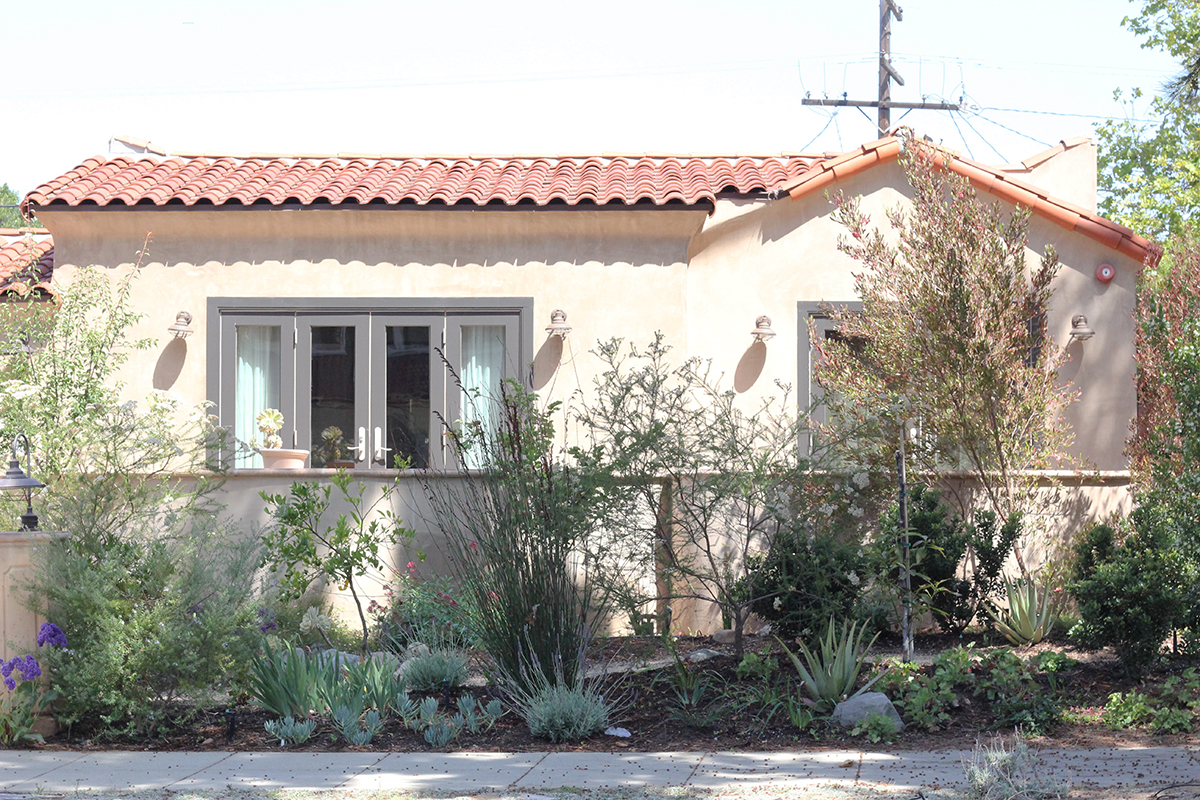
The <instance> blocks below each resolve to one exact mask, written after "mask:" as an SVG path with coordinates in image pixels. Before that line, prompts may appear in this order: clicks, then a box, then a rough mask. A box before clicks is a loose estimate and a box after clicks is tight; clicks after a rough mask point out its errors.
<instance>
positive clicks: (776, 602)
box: [771, 597, 783, 611]
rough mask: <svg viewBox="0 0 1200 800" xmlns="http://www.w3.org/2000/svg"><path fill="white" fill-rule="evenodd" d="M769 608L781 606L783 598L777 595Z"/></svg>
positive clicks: (779, 607) (776, 608)
mask: <svg viewBox="0 0 1200 800" xmlns="http://www.w3.org/2000/svg"><path fill="white" fill-rule="evenodd" d="M771 608H773V609H775V610H776V611H778V610H779V609H781V608H783V600H782V599H781V598H779V597H776V598H775V602H774V603H771Z"/></svg>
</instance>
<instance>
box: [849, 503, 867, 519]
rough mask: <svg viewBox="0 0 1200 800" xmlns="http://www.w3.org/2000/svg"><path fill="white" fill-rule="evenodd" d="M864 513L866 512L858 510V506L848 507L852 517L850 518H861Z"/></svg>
mask: <svg viewBox="0 0 1200 800" xmlns="http://www.w3.org/2000/svg"><path fill="white" fill-rule="evenodd" d="M864 513H866V512H864V511H863V510H862V509H861V508H859V507H858V506H850V516H852V517H861V516H862V515H863V514H864Z"/></svg>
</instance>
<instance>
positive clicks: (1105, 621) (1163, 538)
mask: <svg viewBox="0 0 1200 800" xmlns="http://www.w3.org/2000/svg"><path fill="white" fill-rule="evenodd" d="M1162 513H1163V511H1162V509H1161V508H1157V507H1151V506H1146V505H1143V506H1141V507H1140V508H1138V509H1137V510H1135V512H1134V515H1133V524H1134V526H1135V530H1134V531H1132V532H1130V533H1128V534H1126V536H1125V537H1124V539H1123V540H1122V541H1120V542H1118V541H1117V539H1116V536H1115V533H1116V532H1115V531H1114V530H1113V528H1111V527H1110V526H1108V525H1097V526H1095V527H1093V528H1091V529H1090V530H1088V531H1087V532H1086V533H1084V535H1083V536H1082V537H1081V538H1080V540H1079V541H1078V542H1077V543H1076V545H1075V567H1074V574H1073V580H1072V583H1071V586H1070V591H1071V593H1072V594H1073V595H1074V596H1075V599H1076V601H1077V602H1078V603H1079V614H1080V621H1079V623H1078V624H1077V625H1076V626H1075V627H1074V628H1073V629H1072V630H1071V637H1072V638H1073V639H1074V640H1076V641H1077V642H1078V643H1079V644H1080V645H1082V646H1084V647H1087V648H1091V649H1098V648H1101V647H1104V646H1106V645H1111V646H1112V647H1113V649H1115V650H1116V653H1117V657H1118V658H1120V659H1121V662H1122V664H1124V666H1125V667H1126V669H1128V670H1129V671H1131V672H1133V673H1141V672H1143V671H1145V670H1146V669H1147V668H1148V667H1149V666H1150V665H1151V663H1153V661H1154V660H1155V658H1157V656H1158V651H1159V648H1160V647H1161V646H1162V643H1163V640H1164V639H1165V638H1166V636H1167V634H1168V633H1169V632H1170V631H1171V629H1172V627H1174V626H1175V625H1177V624H1178V623H1179V621H1180V619H1181V617H1182V615H1183V613H1184V610H1185V594H1184V590H1183V588H1182V586H1181V582H1182V581H1184V580H1186V577H1187V574H1188V569H1187V567H1186V565H1185V564H1184V563H1183V559H1182V557H1181V555H1180V554H1179V553H1178V552H1174V551H1173V550H1172V547H1171V539H1170V538H1169V536H1168V534H1167V532H1166V530H1165V526H1164V525H1163V524H1162V517H1161V514H1162Z"/></svg>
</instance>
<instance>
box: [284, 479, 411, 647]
mask: <svg viewBox="0 0 1200 800" xmlns="http://www.w3.org/2000/svg"><path fill="white" fill-rule="evenodd" d="M330 482H331V483H332V486H330V485H329V484H324V485H322V484H319V483H317V482H316V481H296V482H294V483H292V487H291V491H290V492H289V494H288V495H282V494H276V495H273V494H269V493H267V492H262V493H261V496H262V498H263V500H264V501H265V502H266V503H267V509H266V510H267V513H268V514H271V515H272V517H273V518H274V520H275V524H274V525H273V526H271V527H270V528H268V529H267V530H266V531H265V532H264V533H263V537H262V538H263V547H264V553H263V559H262V563H263V565H266V566H270V567H271V568H273V569H277V570H281V571H282V583H283V588H282V595H283V597H284V598H285V599H294V598H299V597H301V596H302V595H303V594H304V593H305V592H306V591H307V590H308V588H309V586H310V585H311V584H312V583H313V581H315V580H317V579H319V578H320V579H325V580H326V581H328V582H329V583H331V584H332V585H334V586H339V587H341V588H342V589H343V590H345V589H349V590H350V594H351V596H352V597H353V598H354V603H355V605H356V606H357V608H358V617H359V621H360V623H361V624H362V654H363V656H364V657H366V655H367V642H368V638H369V635H370V628H369V626H368V624H367V617H366V613H365V611H364V609H363V601H362V598H361V597H360V596H359V593H358V589H357V587H356V586H355V580H358V579H361V578H362V576H363V573H364V572H365V571H366V570H367V569H368V568H370V569H374V570H377V571H378V570H382V569H383V563H382V562H381V561H380V559H379V553H380V549H381V548H384V547H387V548H390V547H393V546H394V545H395V544H396V543H397V542H398V541H400V540H402V539H403V540H406V541H407V540H411V538H412V537H413V536H414V535H415V532H414V531H412V530H410V529H408V528H405V527H404V526H403V525H401V524H400V520H399V518H398V517H397V516H396V514H395V513H394V512H393V511H392V509H391V504H392V501H393V495H394V493H395V486H394V485H391V486H387V485H385V486H384V487H383V488H382V491H381V493H380V495H379V497H378V498H376V499H375V500H374V501H372V502H370V503H368V502H367V501H366V499H365V498H364V492H365V490H366V485H365V484H363V483H361V482H359V483H358V484H357V485H356V487H355V490H354V491H351V490H350V484H351V483H352V481H351V478H350V476H349V474H348V473H346V472H338V473H336V474H334V475H333V476H332V477H331V478H330ZM335 486H336V487H337V489H338V500H339V501H340V502H341V503H342V504H343V505H344V506H345V507H347V508H349V510H350V513H349V514H345V513H340V514H338V515H337V520H336V522H333V523H332V524H329V523H327V522H326V521H325V520H326V514H327V513H328V512H329V509H330V505H331V501H330V496H331V493H332V489H333V487H335Z"/></svg>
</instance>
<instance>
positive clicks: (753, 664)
mask: <svg viewBox="0 0 1200 800" xmlns="http://www.w3.org/2000/svg"><path fill="white" fill-rule="evenodd" d="M778 669H779V660H778V659H775V658H772V657H771V648H770V647H764V648H763V651H762V653H754V652H750V653H746V655H744V656H742V660H741V662H740V663H738V665H737V676H738V680H743V681H745V680H763V681H766V680H770V679H771V676H772V675H774V674H775V671H776V670H778Z"/></svg>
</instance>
